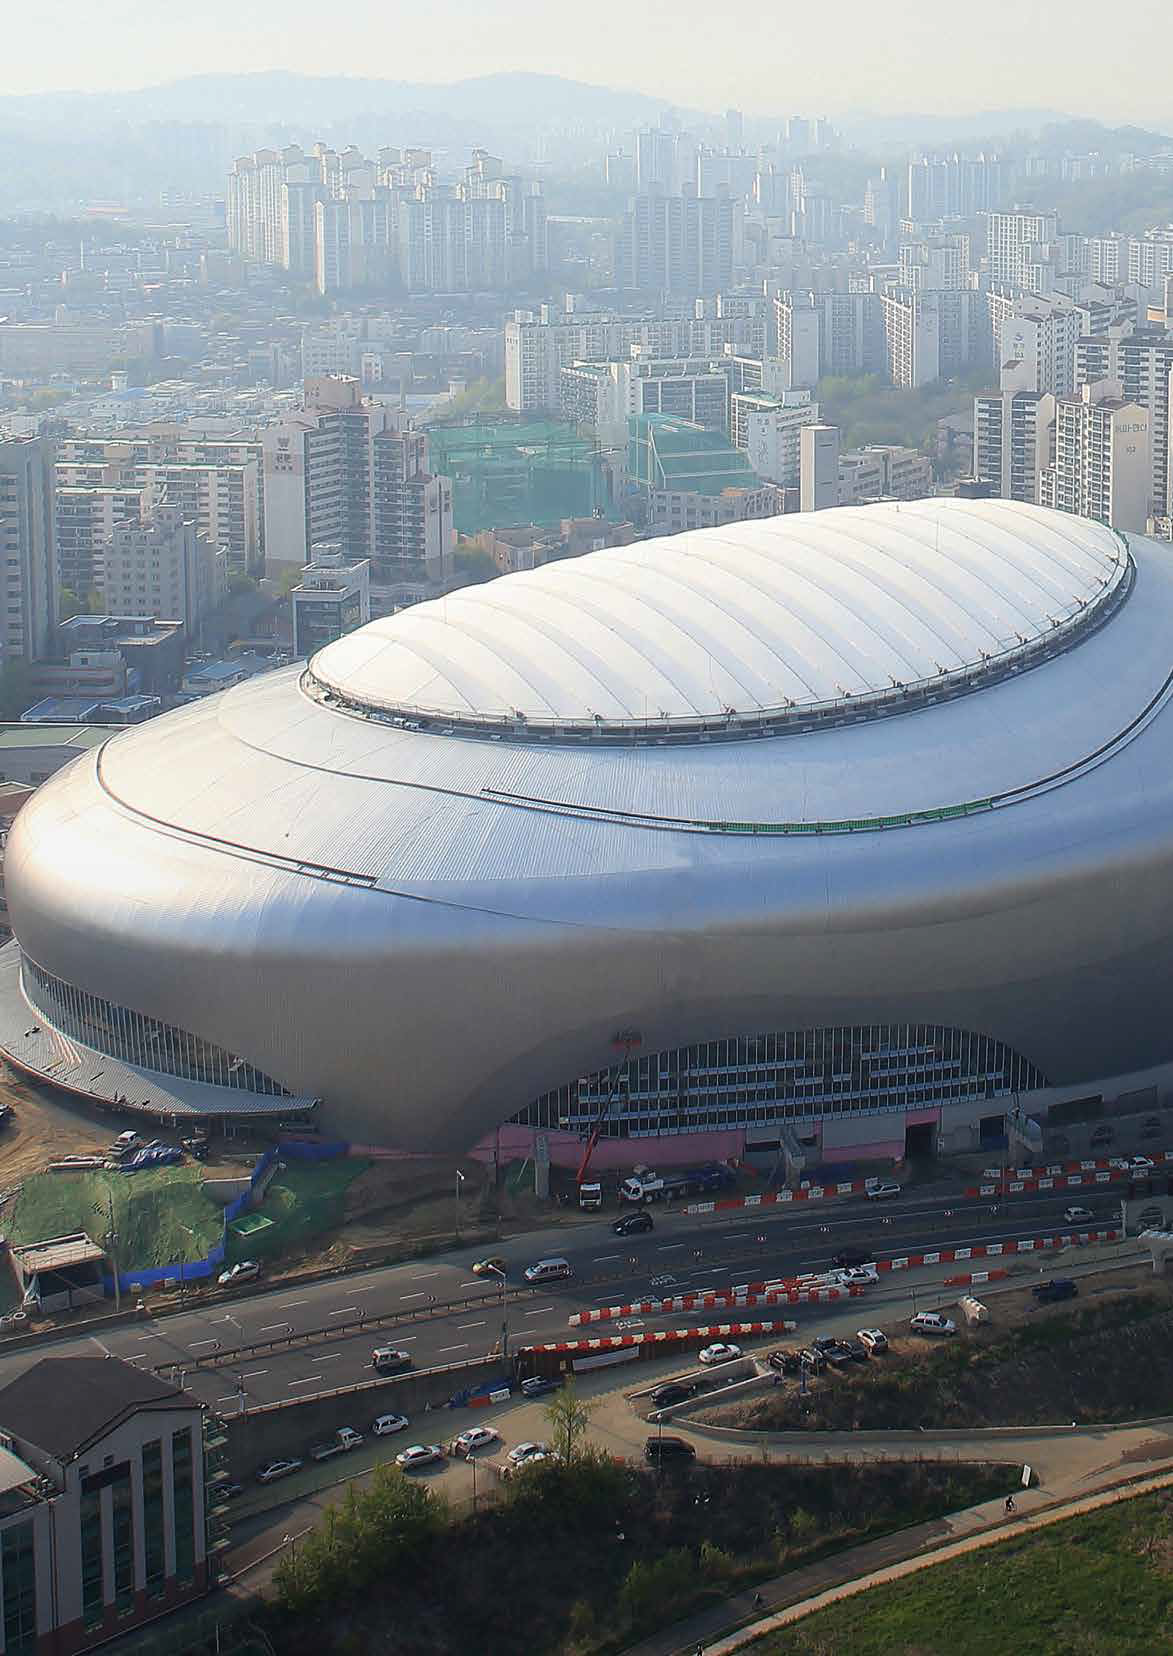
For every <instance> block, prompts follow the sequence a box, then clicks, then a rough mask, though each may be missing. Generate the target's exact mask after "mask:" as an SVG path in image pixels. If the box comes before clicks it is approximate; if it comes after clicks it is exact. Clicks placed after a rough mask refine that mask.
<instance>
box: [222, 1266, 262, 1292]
mask: <svg viewBox="0 0 1173 1656" xmlns="http://www.w3.org/2000/svg"><path fill="white" fill-rule="evenodd" d="M260 1274H261V1267H260V1266H259V1265H258V1264H257V1262H256V1260H255V1259H241V1260H238V1261H237V1263H236V1264H235V1265H231V1266H229V1268H228V1270H226V1271H221V1272H220V1275H219V1276H218V1277H217V1278H216V1281H217V1282H218V1283H219V1284H220V1286H221V1288H235V1287H236V1286H237V1284H238V1283H241V1282H255V1281H256V1280H257V1278H258V1277H259V1276H260Z"/></svg>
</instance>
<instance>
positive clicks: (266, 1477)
mask: <svg viewBox="0 0 1173 1656" xmlns="http://www.w3.org/2000/svg"><path fill="white" fill-rule="evenodd" d="M301 1466H302V1463H301V1461H299V1460H272V1461H267V1462H266V1463H265V1465H264V1466H262V1467H261V1468H260V1470H259V1471H258V1473H257V1482H258V1483H263V1484H268V1483H276V1482H277V1479H278V1478H287V1477H288V1476H289V1474H290V1473H291V1472H300V1471H301Z"/></svg>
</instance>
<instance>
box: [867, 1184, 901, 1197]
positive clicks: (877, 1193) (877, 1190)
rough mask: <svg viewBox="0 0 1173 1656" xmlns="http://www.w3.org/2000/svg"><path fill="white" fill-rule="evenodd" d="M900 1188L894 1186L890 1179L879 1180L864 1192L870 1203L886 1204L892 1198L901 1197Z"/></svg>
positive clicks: (896, 1185)
mask: <svg viewBox="0 0 1173 1656" xmlns="http://www.w3.org/2000/svg"><path fill="white" fill-rule="evenodd" d="M900 1188H901V1187H900V1186H899V1185H898V1184H893V1183H892V1181H891V1180H890V1179H886V1180H879V1179H878V1180H877V1181H876V1183H875V1184H871V1185H869V1186H868V1187H867V1189H866V1190H865V1191H864V1195H865V1196H866V1197H867V1199H868V1201H869V1202H886V1201H888V1199H889V1198H890V1197H892V1196H899V1194H900Z"/></svg>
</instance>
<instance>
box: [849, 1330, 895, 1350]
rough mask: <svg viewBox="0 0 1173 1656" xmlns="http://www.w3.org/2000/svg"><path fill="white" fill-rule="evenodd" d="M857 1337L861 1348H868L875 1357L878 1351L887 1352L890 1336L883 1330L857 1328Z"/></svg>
mask: <svg viewBox="0 0 1173 1656" xmlns="http://www.w3.org/2000/svg"><path fill="white" fill-rule="evenodd" d="M855 1337H856V1339H857V1340H858V1341H859V1343H860V1345H861V1346H866V1348H867V1349H868V1351H870V1352H871V1353H872V1355H873V1356H874V1355H875V1354H876V1352H877V1351H887V1349H888V1336H887V1335H886V1334H885V1333H884V1330H883V1329H882V1328H857V1329H856V1331H855Z"/></svg>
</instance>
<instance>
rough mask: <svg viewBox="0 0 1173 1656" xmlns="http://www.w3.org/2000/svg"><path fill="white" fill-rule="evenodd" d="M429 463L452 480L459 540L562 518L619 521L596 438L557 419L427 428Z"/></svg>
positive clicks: (495, 420) (504, 419)
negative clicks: (467, 536) (492, 530)
mask: <svg viewBox="0 0 1173 1656" xmlns="http://www.w3.org/2000/svg"><path fill="white" fill-rule="evenodd" d="M428 449H429V455H430V461H429V464H430V466H431V469H432V470H433V471H434V472H437V473H439V474H440V475H441V476H444V477H450V478H451V479H452V513H453V519H454V522H455V525H456V528H457V530H458V531H459V533H460V534H462V535H475V534H476V533H477V532H478V531H479V530H481V529H508V528H516V527H518V526H519V525H522V524H530V523H535V524H540V525H543V526H544V525H547V524H556V523H560V522H561V521H562V519H563V518H584V517H594V516H601V517H606V518H609V519H614V518H616V517H617V516H618V515H619V514H618V513H617V511H616V509H615V507H614V504H613V501H612V496H611V489H610V485H609V479H608V473H607V468H606V466H605V465H604V461H603V456H602V453H601V451H600V449H599V445H598V442H597V440H596V439H594V438H592V437H589V436H583V435H582V433H581V432H580V431H579V430H578V428H577V427H575V426H573V425H569V424H567V423H564V422H561V421H556V420H523V419H516V418H510V417H507V416H502V417H500V418H493V419H483V418H481V419H471V420H462V421H456V422H453V423H452V424H450V425H448V424H444V423H443V422H438V423H436V424H434V425H429V427H428Z"/></svg>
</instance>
